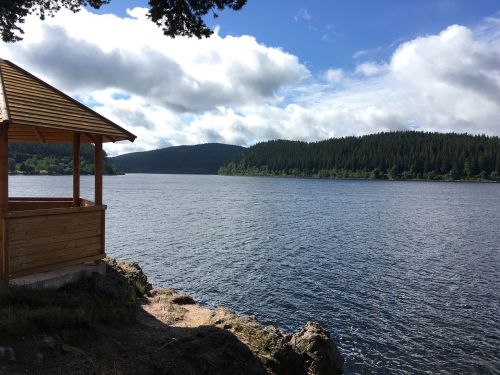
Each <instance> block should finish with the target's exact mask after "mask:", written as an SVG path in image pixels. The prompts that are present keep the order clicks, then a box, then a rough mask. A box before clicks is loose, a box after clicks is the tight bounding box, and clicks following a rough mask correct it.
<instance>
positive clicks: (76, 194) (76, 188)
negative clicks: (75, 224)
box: [73, 133, 80, 207]
mask: <svg viewBox="0 0 500 375" xmlns="http://www.w3.org/2000/svg"><path fill="white" fill-rule="evenodd" d="M79 205H80V133H74V134H73V207H78V206H79Z"/></svg>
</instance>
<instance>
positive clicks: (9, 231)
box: [0, 197, 106, 279]
mask: <svg viewBox="0 0 500 375" xmlns="http://www.w3.org/2000/svg"><path fill="white" fill-rule="evenodd" d="M72 205H73V198H31V197H30V198H9V211H8V212H7V213H6V214H4V215H3V218H2V221H3V223H2V224H3V231H2V233H1V235H0V236H1V244H2V247H3V259H2V260H1V266H2V267H1V271H2V272H1V273H2V276H3V278H4V279H5V278H8V279H11V278H15V277H20V276H25V275H30V274H34V273H39V272H47V271H52V270H57V269H60V268H62V267H65V266H70V265H74V264H81V263H85V262H88V261H94V260H98V259H102V258H103V257H104V250H105V237H104V233H105V230H104V227H105V210H106V206H96V205H94V203H93V202H91V201H88V200H85V199H80V206H79V207H72Z"/></svg>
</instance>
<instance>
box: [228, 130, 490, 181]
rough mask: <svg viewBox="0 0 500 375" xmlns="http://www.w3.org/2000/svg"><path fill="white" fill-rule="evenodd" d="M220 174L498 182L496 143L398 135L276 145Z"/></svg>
mask: <svg viewBox="0 0 500 375" xmlns="http://www.w3.org/2000/svg"><path fill="white" fill-rule="evenodd" d="M219 174H224V175H251V176H296V177H316V178H371V179H402V180H414V179H416V180H483V181H487V180H491V181H499V180H500V138H498V137H489V136H485V135H479V136H473V135H469V134H455V133H449V134H442V133H424V132H417V131H398V132H388V133H379V134H372V135H366V136H362V137H345V138H333V139H328V140H324V141H319V142H311V143H307V142H299V141H287V140H275V141H268V142H262V143H258V144H256V145H254V146H252V147H250V148H248V149H247V150H246V151H245V152H243V153H242V154H241V155H239V156H237V157H236V158H234V159H233V160H232V161H231V162H229V163H228V164H227V165H225V166H223V167H221V168H220V169H219Z"/></svg>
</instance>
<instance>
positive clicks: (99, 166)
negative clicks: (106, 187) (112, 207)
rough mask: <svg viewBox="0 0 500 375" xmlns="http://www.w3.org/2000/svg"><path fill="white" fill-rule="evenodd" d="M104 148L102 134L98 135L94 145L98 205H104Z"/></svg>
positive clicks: (95, 184) (96, 200)
mask: <svg viewBox="0 0 500 375" xmlns="http://www.w3.org/2000/svg"><path fill="white" fill-rule="evenodd" d="M103 159H104V155H103V150H102V136H100V135H98V136H96V143H95V146H94V165H95V166H94V171H95V183H94V188H95V199H94V202H95V204H96V206H102V173H103Z"/></svg>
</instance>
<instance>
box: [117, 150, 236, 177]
mask: <svg viewBox="0 0 500 375" xmlns="http://www.w3.org/2000/svg"><path fill="white" fill-rule="evenodd" d="M244 150H245V148H243V147H241V146H233V145H226V144H221V143H206V144H201V145H195V146H174V147H167V148H162V149H159V150H153V151H143V152H134V153H130V154H124V155H120V156H116V157H113V158H109V160H110V161H111V162H112V163H113V164H114V165H116V166H117V167H118V168H120V169H121V170H123V171H124V172H126V173H192V174H217V171H218V169H219V167H220V166H222V165H225V164H227V163H228V162H229V161H230V160H231V159H232V158H234V157H236V156H237V155H239V154H240V153H241V152H243V151H244Z"/></svg>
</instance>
